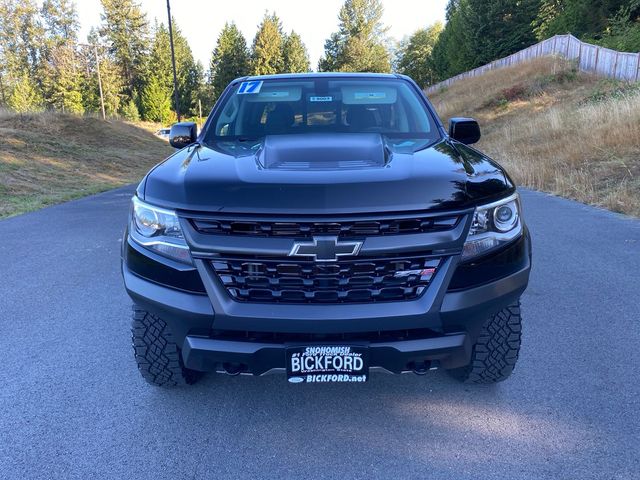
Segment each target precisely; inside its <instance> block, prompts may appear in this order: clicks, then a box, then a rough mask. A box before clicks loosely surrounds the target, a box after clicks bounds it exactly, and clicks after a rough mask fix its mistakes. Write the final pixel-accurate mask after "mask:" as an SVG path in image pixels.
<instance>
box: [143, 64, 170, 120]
mask: <svg viewBox="0 0 640 480" xmlns="http://www.w3.org/2000/svg"><path fill="white" fill-rule="evenodd" d="M141 105H142V113H143V116H144V119H145V120H148V121H150V122H157V123H162V124H165V125H166V124H168V123H169V122H171V120H172V118H173V112H172V111H171V91H170V90H169V89H167V88H166V87H165V86H164V85H163V84H162V80H161V79H159V78H157V77H156V76H151V77H150V78H149V81H148V82H147V84H146V85H145V87H144V90H142V96H141Z"/></svg>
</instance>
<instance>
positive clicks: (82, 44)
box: [77, 43, 107, 120]
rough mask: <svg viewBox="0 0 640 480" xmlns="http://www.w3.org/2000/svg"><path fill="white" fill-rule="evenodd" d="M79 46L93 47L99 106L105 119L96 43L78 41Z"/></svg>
mask: <svg viewBox="0 0 640 480" xmlns="http://www.w3.org/2000/svg"><path fill="white" fill-rule="evenodd" d="M77 45H78V46H79V47H89V48H93V54H94V55H95V57H96V73H97V74H98V90H100V108H101V109H102V119H103V120H106V119H107V115H106V114H105V111H104V94H103V93H102V77H101V76H100V57H99V56H98V45H97V44H95V43H94V44H90V43H78V44H77Z"/></svg>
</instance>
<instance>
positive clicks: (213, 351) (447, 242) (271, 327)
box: [122, 73, 531, 386]
mask: <svg viewBox="0 0 640 480" xmlns="http://www.w3.org/2000/svg"><path fill="white" fill-rule="evenodd" d="M479 138H480V129H479V126H478V124H477V122H475V121H474V120H472V119H468V118H454V119H451V121H450V125H449V128H448V131H447V130H445V128H444V126H443V124H442V123H441V121H440V119H439V118H438V116H437V114H436V112H435V111H434V109H433V107H432V105H431V104H430V102H429V100H428V99H427V98H426V96H425V95H424V93H423V92H422V91H421V90H420V89H419V88H418V86H417V85H416V84H415V83H414V82H413V81H412V80H411V79H410V78H408V77H405V76H401V75H392V74H337V73H325V74H317V73H309V74H295V75H293V74H292V75H272V76H261V77H244V78H239V79H237V80H235V81H233V82H232V83H231V84H230V85H229V86H228V87H227V89H226V90H225V91H224V93H223V94H222V95H221V97H220V99H219V100H218V101H217V103H216V105H215V106H214V108H213V110H212V112H211V114H210V115H209V117H208V119H207V122H206V124H205V125H204V128H203V129H202V131H201V133H200V134H197V133H196V126H195V124H193V123H188V122H183V123H177V124H175V125H173V126H172V127H171V133H170V143H171V144H172V145H173V146H174V147H176V148H178V149H179V150H178V151H177V152H176V153H174V154H173V155H172V156H170V157H169V158H167V159H166V160H164V161H163V162H161V163H159V164H158V165H157V166H155V167H154V168H153V169H152V170H151V171H150V172H149V173H148V174H147V175H146V176H145V178H144V179H143V180H142V181H141V183H140V184H139V186H138V187H137V190H136V193H135V196H134V197H133V199H132V204H131V211H130V218H129V222H128V226H127V229H126V232H125V235H124V241H123V249H122V274H123V277H124V284H125V287H126V290H127V292H128V294H129V295H130V297H131V298H132V300H133V303H134V307H133V324H132V333H133V347H134V354H135V360H136V362H137V365H138V368H139V370H140V372H141V374H142V376H143V377H144V378H145V379H146V380H147V381H148V382H150V383H152V384H155V385H160V386H173V385H177V384H189V383H192V382H194V381H195V380H196V379H197V378H198V377H199V376H200V375H201V374H202V373H203V372H210V371H215V372H225V373H227V374H231V375H236V374H252V375H264V374H268V373H273V372H282V373H283V374H286V378H287V379H288V381H289V382H291V383H323V382H354V383H360V382H364V381H366V380H368V378H369V372H370V371H374V370H383V371H387V372H392V373H404V372H414V373H417V374H424V373H426V372H428V371H429V370H434V369H438V368H442V369H446V370H448V371H449V372H450V373H451V374H453V375H454V376H455V377H457V378H459V379H461V380H462V381H465V382H470V383H493V382H497V381H501V380H503V379H505V378H507V377H508V376H509V375H510V374H511V372H512V370H513V368H514V366H515V364H516V360H517V358H518V352H519V348H520V340H521V317H520V301H519V299H520V296H521V295H522V293H523V292H524V290H525V288H526V287H527V283H528V279H529V272H530V268H531V241H530V236H529V232H528V230H527V227H526V225H525V223H524V220H523V217H522V209H521V205H520V199H519V196H518V193H517V192H516V187H515V185H514V183H513V181H512V180H511V179H510V178H509V176H508V174H507V173H506V172H505V171H504V169H503V168H502V167H501V166H500V165H498V164H497V163H496V162H495V161H493V160H491V159H490V158H488V157H487V156H485V155H484V154H482V153H481V152H479V151H478V150H476V149H474V148H472V147H470V146H469V145H471V144H473V143H475V142H477V141H478V140H479Z"/></svg>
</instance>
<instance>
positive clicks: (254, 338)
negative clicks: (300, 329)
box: [210, 328, 442, 343]
mask: <svg viewBox="0 0 640 480" xmlns="http://www.w3.org/2000/svg"><path fill="white" fill-rule="evenodd" d="M440 336H442V333H438V332H436V331H434V330H430V329H428V328H419V329H410V330H379V331H370V332H354V333H280V332H253V331H245V330H237V331H236V330H213V331H212V332H211V334H210V337H211V338H215V339H217V340H235V341H242V342H264V343H289V342H290V343H304V342H310V343H322V342H348V341H352V342H372V343H373V342H399V341H405V340H418V339H425V338H435V337H440Z"/></svg>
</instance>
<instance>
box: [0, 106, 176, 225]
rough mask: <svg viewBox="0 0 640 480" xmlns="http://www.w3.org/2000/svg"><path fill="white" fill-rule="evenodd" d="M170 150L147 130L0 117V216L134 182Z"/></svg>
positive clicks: (54, 118)
mask: <svg viewBox="0 0 640 480" xmlns="http://www.w3.org/2000/svg"><path fill="white" fill-rule="evenodd" d="M171 151H172V149H171V147H169V146H168V144H167V143H166V142H164V141H162V140H160V139H158V138H156V137H155V136H154V135H153V134H152V133H151V131H150V130H149V127H148V126H145V127H138V126H135V125H132V124H129V123H125V122H120V121H115V120H110V121H107V122H104V121H102V120H99V119H97V118H93V117H78V116H74V115H64V114H60V113H36V114H23V115H18V114H15V113H8V112H0V217H4V216H9V215H15V214H17V213H22V212H26V211H29V210H35V209H37V208H41V207H43V206H45V205H50V204H53V203H59V202H62V201H65V200H69V199H72V198H76V197H80V196H83V195H88V194H91V193H97V192H100V191H103V190H108V189H110V188H114V187H117V186H120V185H124V184H127V183H132V182H136V181H138V180H139V179H140V178H142V176H143V175H144V174H145V173H146V172H147V170H149V168H150V167H151V166H153V165H154V164H156V163H158V162H159V161H160V160H162V159H163V158H165V157H166V156H167V155H168V154H169V153H171Z"/></svg>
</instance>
